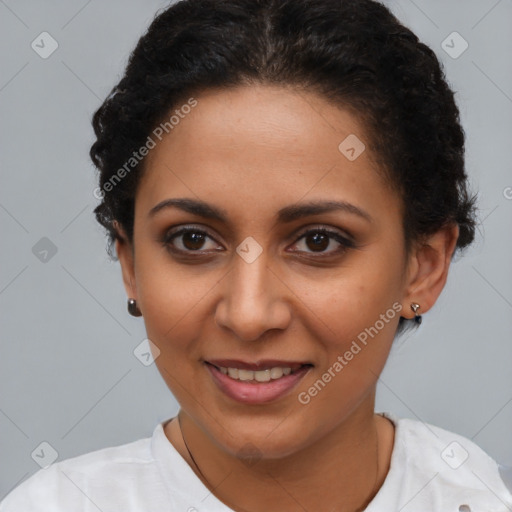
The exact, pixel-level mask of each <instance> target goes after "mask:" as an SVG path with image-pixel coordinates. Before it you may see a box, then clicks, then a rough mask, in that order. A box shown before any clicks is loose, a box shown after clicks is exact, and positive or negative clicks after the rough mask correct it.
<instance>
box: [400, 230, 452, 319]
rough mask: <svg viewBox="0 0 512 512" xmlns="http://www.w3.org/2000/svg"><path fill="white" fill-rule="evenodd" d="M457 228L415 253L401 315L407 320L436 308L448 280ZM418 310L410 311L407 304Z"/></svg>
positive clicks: (431, 238) (443, 232) (433, 237)
mask: <svg viewBox="0 0 512 512" xmlns="http://www.w3.org/2000/svg"><path fill="white" fill-rule="evenodd" d="M458 236H459V226H458V225H457V224H450V225H447V226H446V227H444V228H442V229H440V230H438V231H437V232H436V233H434V234H433V235H431V236H429V237H428V238H426V239H425V240H424V241H423V242H422V243H421V244H419V245H418V246H417V247H416V248H415V249H414V254H413V256H412V258H413V259H414V261H413V264H412V265H411V267H410V270H411V272H410V275H409V284H408V286H407V293H406V295H405V297H404V304H405V305H406V306H404V312H405V311H407V312H408V313H409V315H408V316H406V315H403V316H406V318H414V317H415V316H417V314H418V313H419V314H421V313H425V312H426V311H428V310H429V309H431V308H432V306H433V305H434V304H435V302H436V300H437V299H438V297H439V295H440V294H441V292H442V291H443V288H444V286H445V284H446V280H447V278H448V271H449V268H450V263H451V259H452V256H453V252H454V250H455V246H456V243H457V239H458ZM412 303H414V304H417V305H418V306H419V307H418V308H416V310H417V311H416V312H414V311H413V309H414V308H412V307H411V308H409V305H410V304H412Z"/></svg>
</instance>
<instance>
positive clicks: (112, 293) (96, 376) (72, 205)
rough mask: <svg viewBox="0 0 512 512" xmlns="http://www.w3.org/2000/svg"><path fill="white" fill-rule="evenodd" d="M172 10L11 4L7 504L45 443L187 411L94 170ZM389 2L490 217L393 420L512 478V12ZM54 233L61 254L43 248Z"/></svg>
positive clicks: (490, 5) (399, 359)
mask: <svg viewBox="0 0 512 512" xmlns="http://www.w3.org/2000/svg"><path fill="white" fill-rule="evenodd" d="M166 4H167V2H164V1H158V0H144V1H142V0H137V1H135V0H132V1H121V0H109V1H103V2H100V1H99V0H90V1H86V0H73V1H69V0H68V1H64V0H61V1H54V0H52V1H50V0H46V1H45V2H41V1H35V0H33V1H28V0H18V1H14V0H0V34H1V42H2V44H1V45H0V55H1V75H0V119H1V127H0V130H1V136H0V140H1V148H0V162H1V171H2V186H1V189H0V225H1V230H2V231H1V232H2V256H1V260H2V261H1V267H0V312H1V317H2V323H1V350H2V352H1V357H0V389H1V396H0V432H1V435H0V443H1V444H0V453H1V459H0V460H1V461H2V464H1V467H0V499H1V498H2V497H3V496H4V495H5V494H6V493H7V492H8V491H10V490H11V489H12V488H13V487H14V486H16V485H17V484H19V483H20V482H22V481H23V480H25V479H26V478H27V477H28V476H30V475H31V474H33V473H34V472H35V471H37V470H38V469H39V466H38V465H37V464H36V462H35V458H34V459H33V458H32V457H31V453H32V452H33V451H34V450H35V449H36V447H38V446H39V445H40V443H41V442H43V441H46V442H48V443H50V445H51V446H53V447H54V449H55V450H56V451H57V452H58V458H59V460H62V459H66V458H69V457H72V456H76V455H79V454H82V453H85V452H88V451H92V450H96V449H100V448H103V447H106V446H112V445H118V444H124V443H127V442H130V441H133V440H136V439H139V438H141V437H147V436H150V435H151V433H152V431H153V429H154V427H155V425H156V423H157V422H159V421H163V420H164V419H166V418H169V417H171V416H173V415H175V413H176V412H177V404H176V401H175V400H174V398H173V397H172V395H171V393H170V392H169V391H168V389H167V387H166V386H165V384H164V382H163V380H162V378H161V377H160V375H159V374H158V372H157V370H156V368H155V366H154V365H151V366H147V367H146V366H144V365H143V364H141V362H140V361H139V360H138V359H137V358H136V357H135V356H134V354H133V351H134V349H135V348H136V347H137V346H138V345H139V344H140V343H141V341H142V340H143V339H144V338H145V331H144V328H143V323H142V320H140V319H134V318H132V317H130V316H128V314H127V312H126V307H125V301H126V297H125V292H124V288H123V286H122V282H121V276H120V268H119V264H118V263H114V262H111V261H109V258H108V256H107V254H106V252H105V238H104V236H103V232H102V230H101V229H100V227H99V226H98V225H96V223H95V220H94V218H93V215H92V209H93V207H94V205H95V204H96V203H97V200H96V199H95V198H94V196H93V189H94V188H95V186H96V184H95V172H94V169H93V167H92V163H90V161H89V158H88V151H89V147H90V145H91V143H92V142H93V140H94V139H93V132H92V128H91V123H90V119H91V116H92V114H93V112H94V110H95V109H96V108H97V107H98V106H99V105H100V103H101V101H102V100H103V99H104V97H105V96H106V95H107V93H108V92H109V90H110V88H111V87H112V86H113V85H114V84H115V83H116V82H117V81H118V80H119V78H120V76H121V72H122V70H123V67H124V66H125V64H126V60H127V57H128V54H129V52H130V51H131V49H132V48H133V46H134V45H135V43H136V41H137V40H138V38H139V37H140V35H142V33H143V32H144V30H145V29H146V27H147V26H148V24H149V23H150V21H151V20H152V18H153V16H154V14H155V13H156V11H157V10H158V9H159V8H161V7H164V6H165V5H166ZM388 5H390V6H391V8H392V10H393V11H394V12H395V13H396V15H397V16H398V17H399V18H400V19H401V20H402V21H403V22H405V23H406V24H407V25H409V26H410V27H411V28H412V29H413V31H415V32H416V33H417V34H418V36H419V37H420V38H421V39H422V40H423V41H424V42H426V43H427V44H429V45H430V46H431V47H432V48H433V49H434V50H435V51H436V53H437V54H438V55H439V57H440V58H441V59H442V61H443V63H444V65H445V69H446V73H447V76H448V79H449V81H450V83H451V84H452V86H453V88H454V89H455V90H456V91H457V100H458V104H459V106H460V109H461V114H462V122H463V125H464V127H465V130H466V133H467V169H468V172H469V174H470V176H471V182H472V185H473V188H474V189H477V190H479V191H480V208H481V211H480V224H479V229H478V239H477V241H476V243H475V244H474V246H473V247H472V248H471V249H470V250H469V251H468V252H467V253H466V255H465V256H464V257H463V258H461V259H459V260H458V261H456V262H455V263H454V264H453V266H452V268H451V272H450V275H449V280H448V284H447V286H446V288H445V290H444V292H443V294H442V295H441V297H440V299H439V301H438V303H437V304H436V306H435V307H434V308H433V310H431V312H429V313H428V314H427V315H426V316H424V322H423V324H422V326H421V329H420V330H419V331H418V332H416V333H414V334H412V335H407V336H405V337H403V338H401V339H398V340H397V341H396V346H395V347H394V349H393V351H392V353H391V356H390V359H389V361H388V364H387V366H386V369H385V371H384V372H383V374H382V377H381V381H380V385H379V389H378V403H377V410H381V411H382V410H388V411H392V412H394V413H395V414H397V415H399V416H406V417H411V418H417V419H420V420H422V421H425V422H428V423H433V424H435V425H438V426H440V427H443V428H445V429H448V430H452V431H454V432H457V433H459V434H462V435H464V436H466V437H469V438H471V439H473V440H474V441H475V442H476V443H477V444H479V445H480V446H481V447H482V448H484V449H485V450H486V451H487V452H488V453H489V454H490V455H491V456H492V457H494V458H495V459H497V460H498V461H499V462H501V463H504V464H508V465H512V369H511V368H512V366H511V361H512V342H511V341H512V314H511V312H512V311H511V309H512V268H511V265H510V262H511V261H512V257H511V256H512V255H511V252H512V244H511V236H510V235H511V232H512V231H511V227H512V199H507V196H508V198H511V197H512V188H509V187H512V173H511V160H512V156H511V155H512V153H511V151H510V146H511V142H510V141H511V135H512V133H511V132H512V130H511V119H512V61H511V59H510V52H511V49H512V30H511V29H510V20H511V19H512V1H511V0H500V1H496V0H486V1H483V0H472V1H468V0H465V1H441V0H437V1H431V0H429V1H426V0H415V1H412V0H400V1H393V2H388ZM43 31H47V32H49V33H50V34H51V35H52V37H53V38H55V40H56V41H57V42H58V45H59V46H58V49H57V50H56V51H55V52H54V53H53V54H52V55H51V56H50V57H48V58H47V59H43V58H41V57H40V56H39V55H38V54H37V53H36V52H35V51H34V50H33V49H32V48H31V43H32V41H33V40H35V39H36V38H37V36H39V34H40V33H41V32H43ZM453 31H457V32H459V33H460V34H461V35H462V36H463V37H464V39H465V40H466V41H467V42H468V44H469V47H468V49H467V50H466V51H465V52H464V53H462V55H460V56H459V57H458V58H452V57H450V56H449V55H448V54H447V53H446V52H445V51H444V50H443V48H442V47H441V43H442V41H443V40H445V39H446V37H447V36H448V35H449V34H451V33H452V32H453ZM448 41H450V40H448ZM450 44H451V43H450ZM452 46H454V49H455V50H457V49H459V48H460V45H459V42H456V41H455V42H454V43H453V45H452ZM43 237H46V238H48V239H49V240H51V242H52V243H53V244H54V245H55V247H56V249H57V252H56V254H54V255H53V254H52V252H51V250H50V252H49V253H48V254H47V255H45V254H44V252H41V251H42V250H44V248H45V247H46V246H47V244H48V242H47V241H43V242H39V241H40V239H41V238H43ZM38 242H39V244H40V245H37V246H36V249H34V250H33V247H34V246H35V245H36V244H37V243H38ZM41 244H42V245H41ZM45 244H46V245H45ZM46 248H48V247H46ZM34 252H35V254H34ZM41 258H43V260H44V258H46V261H41Z"/></svg>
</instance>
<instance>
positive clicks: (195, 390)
mask: <svg viewBox="0 0 512 512" xmlns="http://www.w3.org/2000/svg"><path fill="white" fill-rule="evenodd" d="M196 100H197V105H196V106H195V107H194V108H191V109H190V111H189V113H188V114H186V115H184V116H183V117H182V118H181V119H180V121H179V123H177V124H176V125H174V127H173V129H172V131H170V132H169V133H168V134H166V135H165V137H162V140H161V141H160V142H158V144H157V146H156V147H155V148H154V149H152V150H151V151H150V153H149V154H148V156H147V160H146V170H145V174H144V176H143V178H142V180H141V182H140V185H139V187H138V190H137V195H136V202H135V205H136V206H135V225H134V238H133V248H134V259H133V260H132V261H131V260H130V259H129V258H128V257H123V258H122V259H121V263H122V265H123V272H124V275H125V282H126V283H127V288H128V290H129V293H130V296H132V297H134V298H136V299H137V303H138V305H139V307H140V309H141V311H142V313H143V316H144V321H145V325H146V329H147V334H148V338H149V339H150V340H151V341H152V342H153V343H154V344H155V345H156V346H157V347H158V349H159V351H160V354H159V356H158V357H157V358H156V364H157V366H158V368H159V370H160V372H161V374H162V376H163V378H164V380H165V381H166V383H167V384H168V386H169V388H170V389H171V391H172V393H173V394H174V396H175V397H176V399H177V400H178V401H179V403H180V405H181V409H182V411H184V412H185V413H186V414H187V415H188V416H189V417H190V418H192V419H193V420H194V422H195V423H196V424H197V425H198V426H199V427H200V428H201V429H202V430H203V431H204V432H206V433H207V435H208V436H209V437H210V438H211V439H212V440H213V441H214V442H215V443H216V444H217V445H218V446H220V447H222V448H223V449H224V450H226V451H227V452H230V453H233V454H235V453H237V452H238V451H239V450H240V448H241V447H242V446H244V445H245V444H246V443H252V444H253V445H255V446H257V447H258V449H259V451H260V452H261V453H263V454H264V455H265V456H268V457H280V456H284V455H286V454H290V453H292V452H294V451H297V450H299V449H301V448H305V447H307V446H309V445H312V444H313V443H314V442H315V441H317V440H319V439H321V438H322V436H325V435H327V434H328V433H330V432H333V431H335V430H336V429H338V428H341V427H342V425H343V424H344V422H346V421H348V418H350V417H352V416H353V415H355V414H357V413H358V412H361V411H363V413H365V414H366V413H368V414H373V396H374V390H375V383H376V380H377V378H378V375H379V374H380V372H381V370H382V368H383V366H384V363H385V361H386V358H387V356H388V352H389V350H390V347H391V344H392V341H393V338H394V334H395V331H396V328H397V325H398V320H399V316H400V308H401V306H402V303H403V298H404V276H405V269H406V263H407V262H406V260H405V252H404V239H403V228H402V207H401V202H400V198H399V197H398V196H397V195H395V193H394V192H393V191H392V190H390V189H389V188H388V187H387V186H386V185H385V183H384V182H383V181H382V179H381V177H380V176H379V173H378V172H377V169H376V167H375V164H374V163H373V159H372V157H373V156H374V155H372V154H371V152H370V149H369V140H368V139H367V136H366V134H365V131H364V129H363V126H362V125H361V124H360V123H359V122H358V119H357V118H356V117H354V116H353V115H351V114H350V113H349V112H348V111H347V110H343V109H340V108H337V107H334V106H333V105H331V104H329V103H327V102H325V100H324V99H322V98H321V97H319V96H317V95H315V94H313V93H305V92H300V93H298V92H293V91H292V90H289V89H285V88H281V87H270V86H251V87H239V88H236V89H232V90H219V91H209V92H207V93H204V94H202V95H201V96H198V97H197V98H196ZM187 110H188V109H187ZM354 135H355V136H356V137H357V139H359V141H360V142H362V143H363V144H365V145H366V149H364V150H363V151H362V152H361V149H362V146H361V145H360V142H357V139H354V138H353V136H354ZM348 136H351V137H352V138H351V139H348V142H345V143H344V144H342V146H341V150H340V148H339V146H340V143H342V142H343V141H344V140H345V139H346V138H347V137H348ZM354 141H355V142H354ZM352 147H353V148H354V151H352V150H351V149H350V148H352ZM359 153H360V154H359ZM354 157H356V158H354ZM178 200H179V201H178ZM173 201H174V203H173ZM313 206H315V207H313ZM226 367H229V368H238V369H240V370H242V371H239V372H238V379H246V378H247V379H257V380H256V381H255V380H247V381H245V380H235V379H234V378H233V377H236V373H237V372H236V371H235V370H233V369H230V370H229V372H230V374H228V375H225V374H224V373H225V370H222V368H226ZM258 368H259V369H260V370H261V373H252V372H251V371H250V369H253V370H254V369H258ZM271 368H274V370H271ZM286 368H291V369H292V371H291V372H290V373H289V374H288V375H286V374H287V373H288V372H289V370H287V369H286ZM283 369H284V370H283ZM264 370H266V371H264ZM230 375H232V376H231V377H230ZM269 379H270V380H269ZM260 381H262V382H260Z"/></svg>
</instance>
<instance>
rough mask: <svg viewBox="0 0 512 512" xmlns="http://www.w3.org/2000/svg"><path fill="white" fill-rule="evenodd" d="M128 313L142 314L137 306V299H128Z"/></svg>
mask: <svg viewBox="0 0 512 512" xmlns="http://www.w3.org/2000/svg"><path fill="white" fill-rule="evenodd" d="M128 313H130V315H132V316H142V313H141V311H140V309H139V307H138V306H137V301H136V300H135V299H128Z"/></svg>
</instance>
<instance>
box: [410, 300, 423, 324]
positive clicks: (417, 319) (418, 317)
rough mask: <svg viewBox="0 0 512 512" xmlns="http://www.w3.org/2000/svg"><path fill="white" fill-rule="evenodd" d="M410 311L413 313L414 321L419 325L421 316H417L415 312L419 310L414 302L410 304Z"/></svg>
mask: <svg viewBox="0 0 512 512" xmlns="http://www.w3.org/2000/svg"><path fill="white" fill-rule="evenodd" d="M411 309H412V310H413V311H414V321H415V322H416V323H417V324H418V325H419V324H421V315H418V313H417V311H418V309H420V305H419V304H416V302H411Z"/></svg>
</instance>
